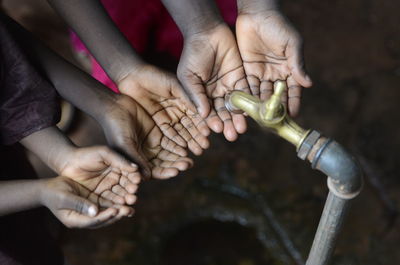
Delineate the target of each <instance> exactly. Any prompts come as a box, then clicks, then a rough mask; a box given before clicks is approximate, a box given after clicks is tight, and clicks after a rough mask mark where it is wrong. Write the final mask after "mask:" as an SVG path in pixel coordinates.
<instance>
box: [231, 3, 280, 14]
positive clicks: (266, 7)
mask: <svg viewBox="0 0 400 265" xmlns="http://www.w3.org/2000/svg"><path fill="white" fill-rule="evenodd" d="M237 6H238V13H239V14H244V13H255V12H260V11H271V10H278V9H279V3H278V0H237Z"/></svg>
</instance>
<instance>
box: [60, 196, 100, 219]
mask: <svg viewBox="0 0 400 265" xmlns="http://www.w3.org/2000/svg"><path fill="white" fill-rule="evenodd" d="M59 208H60V209H63V210H66V209H68V210H73V211H75V212H78V213H80V214H83V215H87V216H92V217H93V216H96V215H97V213H98V211H99V209H98V207H97V205H96V204H94V203H93V202H91V201H89V200H88V199H85V198H83V197H79V196H77V195H75V194H72V193H66V194H65V195H64V196H63V197H62V198H61V201H60V205H59Z"/></svg>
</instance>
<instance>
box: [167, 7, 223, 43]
mask: <svg viewBox="0 0 400 265" xmlns="http://www.w3.org/2000/svg"><path fill="white" fill-rule="evenodd" d="M162 2H163V4H164V5H165V7H166V8H167V9H168V12H169V13H170V14H171V16H172V17H173V18H174V20H175V22H176V24H177V25H178V27H179V29H180V30H181V32H182V34H183V35H184V37H185V38H186V36H188V35H192V34H196V33H201V32H203V31H206V30H209V29H212V28H213V27H215V26H216V25H218V24H220V23H223V20H222V18H221V16H220V13H219V10H218V7H217V6H216V4H215V2H214V1H213V0H205V1H196V0H162Z"/></svg>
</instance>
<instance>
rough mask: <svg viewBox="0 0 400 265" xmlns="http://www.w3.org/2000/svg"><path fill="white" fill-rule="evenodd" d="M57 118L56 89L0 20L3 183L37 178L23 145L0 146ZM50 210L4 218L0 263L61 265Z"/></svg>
mask: <svg viewBox="0 0 400 265" xmlns="http://www.w3.org/2000/svg"><path fill="white" fill-rule="evenodd" d="M59 116H60V111H59V105H58V100H57V94H56V92H55V90H54V88H53V87H52V86H51V85H50V84H49V83H48V82H47V81H46V80H45V79H43V78H42V77H41V75H40V74H39V73H38V72H36V71H35V69H34V67H33V66H32V65H31V64H30V63H29V61H28V59H27V57H26V56H25V54H24V53H23V51H22V50H21V49H20V47H19V46H18V44H17V42H16V41H15V40H14V39H13V38H12V35H11V34H10V33H9V32H8V31H7V29H6V28H5V26H4V25H3V24H2V23H1V21H0V181H4V180H11V179H12V180H16V179H32V178H35V173H34V170H33V168H32V167H31V166H30V164H29V162H28V160H27V159H26V155H25V152H24V150H23V148H22V147H21V146H19V145H14V146H10V147H5V146H1V144H13V143H15V142H18V141H19V140H21V139H22V138H24V137H26V136H28V135H29V134H32V133H34V132H36V131H39V130H41V129H44V128H46V127H49V126H52V125H55V124H56V123H57V121H58V119H59ZM49 144H51V143H49ZM46 213H48V211H45V209H43V208H42V209H35V210H30V211H25V212H21V213H17V214H13V215H8V216H3V217H0V265H62V264H63V256H62V253H61V250H60V248H59V247H58V244H57V243H56V242H55V240H54V239H53V238H52V237H51V235H50V233H49V232H48V229H47V226H46V224H45V220H44V219H45V217H46Z"/></svg>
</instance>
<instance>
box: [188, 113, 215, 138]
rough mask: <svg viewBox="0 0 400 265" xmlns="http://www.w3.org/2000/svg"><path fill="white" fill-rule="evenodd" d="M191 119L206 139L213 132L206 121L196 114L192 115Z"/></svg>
mask: <svg viewBox="0 0 400 265" xmlns="http://www.w3.org/2000/svg"><path fill="white" fill-rule="evenodd" d="M190 118H191V119H192V122H193V123H194V126H196V128H197V129H198V130H199V131H200V132H201V134H203V135H204V136H205V137H207V136H209V135H210V133H211V131H210V128H208V126H207V123H206V121H205V120H204V119H203V118H201V117H200V115H198V114H195V115H191V116H190Z"/></svg>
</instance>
